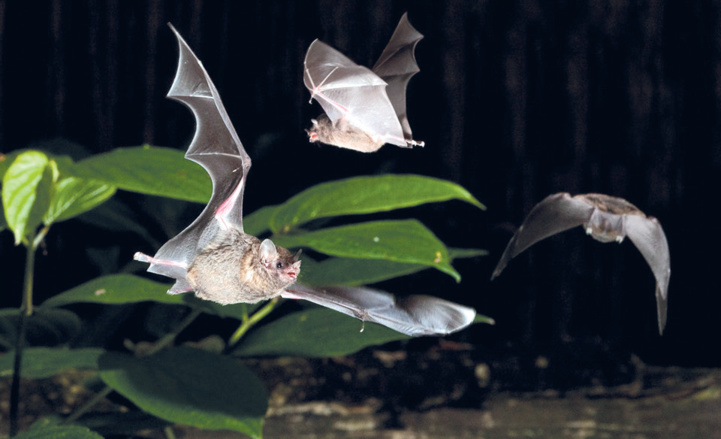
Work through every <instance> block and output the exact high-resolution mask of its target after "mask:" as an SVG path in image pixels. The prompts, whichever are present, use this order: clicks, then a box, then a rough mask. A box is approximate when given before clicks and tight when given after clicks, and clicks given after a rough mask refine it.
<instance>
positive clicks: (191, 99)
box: [148, 25, 251, 292]
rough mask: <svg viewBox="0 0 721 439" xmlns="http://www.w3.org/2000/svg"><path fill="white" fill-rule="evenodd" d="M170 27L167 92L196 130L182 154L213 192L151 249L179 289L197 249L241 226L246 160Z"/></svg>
mask: <svg viewBox="0 0 721 439" xmlns="http://www.w3.org/2000/svg"><path fill="white" fill-rule="evenodd" d="M170 28H171V29H172V30H173V33H174V34H175V36H176V37H177V39H178V46H179V49H180V54H179V60H178V70H177V72H176V74H175V80H174V81H173V85H172V86H171V88H170V91H169V92H168V97H169V98H171V99H175V100H177V101H180V102H182V103H183V104H185V105H186V106H187V107H188V108H190V110H191V111H192V112H193V115H194V116H195V122H196V130H195V135H194V136H193V140H192V142H191V143H190V146H189V147H188V151H187V152H186V153H185V157H186V158H187V159H189V160H192V161H194V162H196V163H198V164H200V165H201V166H202V167H203V168H205V170H206V171H208V174H210V178H211V180H212V182H213V195H212V196H211V198H210V201H209V202H208V205H207V206H206V207H205V209H204V210H203V212H202V213H201V214H200V216H198V218H196V219H195V221H193V223H192V224H191V225H190V226H188V227H187V228H186V229H185V230H183V231H182V232H181V233H180V234H178V235H177V236H175V237H174V238H172V239H171V240H170V241H168V242H166V243H165V245H163V246H162V247H161V248H160V250H158V252H157V253H156V254H155V256H154V259H156V260H162V261H164V262H166V263H163V264H152V263H151V265H150V267H149V268H148V271H150V272H152V273H158V274H161V275H164V276H168V277H172V278H175V279H176V281H177V282H176V285H175V286H174V287H173V288H172V289H171V291H172V292H183V291H188V290H189V289H190V287H189V285H188V283H187V281H186V280H185V276H186V269H187V267H188V264H189V263H190V262H191V261H192V260H193V259H194V257H195V255H196V254H197V253H198V251H199V250H200V249H202V248H204V247H205V246H206V245H207V244H208V243H209V242H210V241H211V240H212V239H213V237H214V236H215V235H216V234H217V233H218V231H219V230H221V229H227V228H229V227H233V228H236V229H238V230H240V231H241V232H242V231H243V222H242V217H243V209H242V204H243V189H244V187H245V179H246V176H247V175H248V171H249V170H250V165H251V161H250V157H249V156H248V154H247V153H246V152H245V149H244V148H243V144H242V143H241V142H240V139H239V138H238V135H237V133H236V132H235V129H234V128H233V124H232V123H231V122H230V118H229V117H228V113H227V112H226V111H225V108H224V107H223V103H222V102H221V100H220V95H219V94H218V90H216V88H215V85H213V81H211V79H210V76H208V73H207V72H206V71H205V68H203V64H202V63H201V62H200V61H199V60H198V58H197V57H196V56H195V54H194V53H193V51H192V50H191V49H190V47H188V45H187V43H186V42H185V40H183V38H182V37H181V36H180V34H179V33H178V31H177V30H175V28H174V27H173V26H172V25H170ZM168 262H169V263H168Z"/></svg>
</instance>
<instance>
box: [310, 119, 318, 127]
mask: <svg viewBox="0 0 721 439" xmlns="http://www.w3.org/2000/svg"><path fill="white" fill-rule="evenodd" d="M310 123H312V124H313V126H317V125H318V121H317V120H316V119H311V120H310Z"/></svg>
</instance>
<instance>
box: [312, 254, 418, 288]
mask: <svg viewBox="0 0 721 439" xmlns="http://www.w3.org/2000/svg"><path fill="white" fill-rule="evenodd" d="M301 268H302V269H301V271H300V276H301V277H300V280H301V281H302V282H303V283H304V284H307V285H314V286H326V285H348V286H357V285H366V284H372V283H375V282H380V281H383V280H387V279H392V278H395V277H400V276H405V275H407V274H412V273H415V272H418V271H421V270H425V269H427V268H428V266H427V265H423V264H409V263H405V262H395V261H388V260H385V259H356V258H328V259H325V260H323V261H321V262H316V261H314V260H312V259H310V258H303V264H302V267H301Z"/></svg>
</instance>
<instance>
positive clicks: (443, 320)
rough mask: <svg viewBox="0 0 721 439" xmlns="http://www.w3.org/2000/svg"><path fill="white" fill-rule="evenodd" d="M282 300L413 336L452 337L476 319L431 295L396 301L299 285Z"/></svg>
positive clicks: (366, 291)
mask: <svg viewBox="0 0 721 439" xmlns="http://www.w3.org/2000/svg"><path fill="white" fill-rule="evenodd" d="M281 297H284V298H286V299H302V300H307V301H310V302H313V303H315V304H318V305H321V306H325V307H326V308H330V309H333V310H335V311H339V312H342V313H343V314H347V315H349V316H352V317H355V318H357V319H360V320H362V321H364V322H373V323H378V324H381V325H383V326H386V327H388V328H391V329H393V330H395V331H398V332H400V333H403V334H406V335H409V336H411V337H416V336H421V335H442V334H450V333H452V332H456V331H459V330H461V329H463V328H465V327H466V326H468V325H470V324H471V323H473V319H474V318H475V317H476V311H475V310H473V309H472V308H468V307H465V306H463V305H458V304H456V303H453V302H449V301H447V300H443V299H439V298H436V297H431V296H408V297H405V298H402V299H396V298H395V297H394V296H393V295H391V294H389V293H386V292H383V291H379V290H374V289H371V288H366V287H344V286H333V287H323V288H311V287H308V286H306V285H302V284H298V283H296V284H294V285H292V286H291V287H290V288H288V289H287V290H286V291H284V292H283V293H282V294H281Z"/></svg>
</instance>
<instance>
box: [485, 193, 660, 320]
mask: <svg viewBox="0 0 721 439" xmlns="http://www.w3.org/2000/svg"><path fill="white" fill-rule="evenodd" d="M576 226H583V228H584V229H585V230H586V234H588V235H591V237H592V238H593V239H595V240H597V241H600V242H613V241H615V242H618V243H621V242H623V239H624V238H625V237H626V236H628V238H629V239H630V240H631V242H633V244H634V245H635V246H636V248H637V249H638V250H639V251H640V252H641V255H643V257H644V259H645V260H646V262H647V263H648V265H649V266H650V267H651V271H653V275H654V277H655V278H656V311H657V314H658V330H659V333H661V334H663V328H664V327H665V326H666V308H667V300H668V282H669V279H670V277H671V256H670V254H669V250H668V242H667V241H666V235H665V234H664V232H663V229H662V228H661V223H659V222H658V220H657V219H656V218H654V217H650V216H646V215H645V214H644V213H643V212H641V210H639V209H638V208H637V207H636V206H634V205H633V204H631V203H629V202H628V201H626V200H624V199H623V198H618V197H612V196H610V195H604V194H585V195H576V196H574V197H572V196H571V195H570V194H568V193H565V192H563V193H557V194H553V195H549V196H548V197H546V198H545V199H543V201H541V202H540V203H538V204H537V205H536V206H535V207H534V208H533V209H531V212H530V213H529V214H528V216H527V217H526V219H525V220H524V221H523V224H522V225H521V227H519V228H518V231H516V234H515V235H513V238H511V241H510V242H509V243H508V246H506V250H505V251H504V252H503V255H502V256H501V259H500V261H498V265H497V266H496V269H495V270H494V271H493V275H492V277H491V280H493V279H494V278H495V277H496V276H498V275H499V274H501V271H503V269H504V268H505V267H506V264H508V261H510V260H511V259H512V258H514V257H515V256H517V255H518V254H520V253H521V252H523V251H524V250H525V249H527V248H528V247H530V246H532V245H533V244H535V243H537V242H538V241H540V240H542V239H545V238H548V237H549V236H552V235H555V234H556V233H561V232H563V231H565V230H568V229H570V228H572V227H576Z"/></svg>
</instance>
